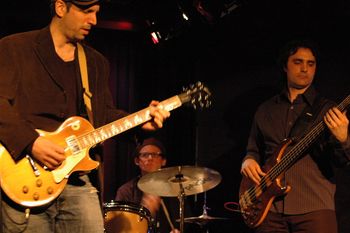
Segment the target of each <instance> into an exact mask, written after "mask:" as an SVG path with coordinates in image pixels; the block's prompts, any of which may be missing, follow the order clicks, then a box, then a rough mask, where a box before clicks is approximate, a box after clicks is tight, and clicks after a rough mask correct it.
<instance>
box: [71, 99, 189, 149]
mask: <svg viewBox="0 0 350 233" xmlns="http://www.w3.org/2000/svg"><path fill="white" fill-rule="evenodd" d="M181 105H182V101H181V99H180V97H179V96H178V95H176V96H173V97H171V98H169V99H166V100H164V101H162V102H160V104H159V105H158V106H157V107H158V108H162V109H164V110H167V111H172V110H174V109H176V108H178V107H180V106H181ZM150 113H151V107H147V108H145V109H142V110H140V111H138V112H135V113H133V114H130V115H128V116H126V117H123V118H121V119H118V120H116V121H113V122H111V123H109V124H107V125H104V126H102V127H100V128H97V129H95V130H93V131H91V132H88V133H86V134H83V135H80V136H79V137H77V138H76V140H77V142H78V144H79V146H80V148H81V149H82V148H90V147H92V146H94V145H97V144H98V143H101V142H103V141H105V140H107V139H109V138H112V137H114V136H116V135H118V134H121V133H123V132H125V131H127V130H129V129H132V128H134V127H136V126H138V125H141V124H143V123H145V122H147V121H149V120H151V119H152V116H151V115H150Z"/></svg>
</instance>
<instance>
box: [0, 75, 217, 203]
mask: <svg viewBox="0 0 350 233" xmlns="http://www.w3.org/2000/svg"><path fill="white" fill-rule="evenodd" d="M210 95H211V93H210V91H209V89H208V88H207V87H205V86H204V85H203V84H202V83H201V82H197V83H196V84H194V85H190V86H189V87H188V88H184V91H183V93H181V94H179V95H176V96H173V97H171V98H169V99H166V100H164V101H162V102H161V103H160V105H159V106H160V107H162V108H163V109H166V110H168V111H171V110H173V109H176V108H178V107H180V106H181V105H183V104H185V103H188V104H191V105H192V106H193V107H194V108H205V107H208V106H209V105H210V99H209V97H210ZM149 120H151V116H150V107H147V108H145V109H143V110H140V111H138V112H136V113H133V114H130V115H128V116H126V117H124V118H121V119H119V120H116V121H114V122H111V123H109V124H107V125H105V126H102V127H100V128H98V129H94V128H93V126H92V125H91V124H90V123H89V122H88V121H87V120H85V119H84V118H81V117H78V116H74V117H70V118H68V119H67V120H66V121H64V122H63V123H62V124H61V125H60V127H59V128H58V129H57V130H56V131H54V132H45V131H42V130H37V131H38V132H39V134H40V135H41V136H43V137H45V138H47V139H49V140H51V141H53V142H55V143H57V144H58V145H61V146H63V147H64V148H65V155H66V159H65V160H64V162H63V163H62V165H61V166H59V167H58V168H57V169H55V170H48V169H46V168H45V167H43V166H41V165H40V164H39V163H37V162H36V161H35V160H34V159H33V158H32V157H30V156H29V155H27V156H26V157H24V158H22V159H21V160H19V161H17V162H15V161H14V160H13V158H12V157H11V155H10V154H9V153H8V151H7V150H6V148H5V147H4V146H2V145H1V144H0V181H1V188H2V190H3V191H4V192H5V193H6V195H7V196H8V197H9V198H10V199H11V200H13V201H14V202H16V203H18V204H20V205H22V206H25V207H38V206H42V205H46V204H48V203H50V202H51V201H53V200H54V199H55V198H57V197H58V196H59V194H60V193H61V192H62V191H63V189H64V187H65V185H66V183H67V180H68V177H69V176H70V175H71V174H72V173H73V172H76V171H90V170H93V169H95V168H97V167H98V165H99V163H98V162H97V161H94V160H92V159H91V158H90V157H89V149H90V148H91V147H93V146H95V145H97V144H99V143H101V142H103V141H105V140H106V139H109V138H111V137H114V136H116V135H118V134H120V133H123V132H125V131H127V130H129V129H131V128H133V127H135V126H138V125H140V124H142V123H145V122H147V121H149Z"/></svg>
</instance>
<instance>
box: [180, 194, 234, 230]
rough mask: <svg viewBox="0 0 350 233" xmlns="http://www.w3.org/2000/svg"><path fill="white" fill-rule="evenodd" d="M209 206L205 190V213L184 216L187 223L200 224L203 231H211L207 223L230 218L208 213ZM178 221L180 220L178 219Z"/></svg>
mask: <svg viewBox="0 0 350 233" xmlns="http://www.w3.org/2000/svg"><path fill="white" fill-rule="evenodd" d="M208 209H209V208H208V207H207V193H206V192H204V200H203V213H202V215H200V216H198V217H188V218H184V222H185V223H195V224H198V225H199V226H200V227H201V229H202V230H203V232H206V233H209V230H208V229H207V228H206V225H207V223H209V222H211V221H214V220H228V219H229V218H222V217H212V216H209V215H208ZM176 221H177V222H178V221H179V219H178V220H176Z"/></svg>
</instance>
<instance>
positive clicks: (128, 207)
mask: <svg viewBox="0 0 350 233" xmlns="http://www.w3.org/2000/svg"><path fill="white" fill-rule="evenodd" d="M103 209H104V212H105V214H106V213H107V212H109V211H113V210H121V211H126V212H131V213H137V214H139V215H141V216H142V217H144V218H146V219H147V221H148V222H151V220H152V216H151V212H150V211H149V209H147V208H146V207H145V206H143V205H140V204H137V203H135V202H130V201H114V200H112V201H110V202H106V203H103Z"/></svg>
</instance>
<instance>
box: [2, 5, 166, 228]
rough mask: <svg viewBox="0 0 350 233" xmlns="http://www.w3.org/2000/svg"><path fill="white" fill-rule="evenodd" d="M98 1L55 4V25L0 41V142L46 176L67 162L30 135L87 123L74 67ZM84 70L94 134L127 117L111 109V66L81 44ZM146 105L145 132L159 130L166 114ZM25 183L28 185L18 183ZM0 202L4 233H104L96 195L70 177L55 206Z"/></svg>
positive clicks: (85, 182) (60, 151)
mask: <svg viewBox="0 0 350 233" xmlns="http://www.w3.org/2000/svg"><path fill="white" fill-rule="evenodd" d="M100 2H101V1H99V0H52V1H51V8H52V9H51V10H52V14H53V15H52V20H51V22H50V24H49V25H48V26H47V27H45V28H43V29H41V30H35V31H30V32H25V33H19V34H15V35H10V36H7V37H4V38H2V39H1V40H0V77H1V78H0V142H1V144H2V145H4V147H5V148H6V150H7V151H8V152H9V153H10V155H11V156H12V157H13V160H15V161H18V160H20V159H22V158H23V157H24V156H25V155H27V154H28V155H30V156H31V157H32V158H33V160H34V161H36V162H37V163H39V164H41V165H42V166H46V167H47V168H48V169H55V168H57V167H58V166H59V165H60V164H61V163H62V162H63V161H64V160H65V155H64V148H62V147H61V146H59V145H57V144H54V143H53V142H51V141H50V140H47V139H46V138H45V137H42V136H39V134H38V133H37V131H36V130H35V129H42V130H45V131H47V132H52V131H55V130H56V129H57V128H58V127H59V126H60V124H61V123H62V122H64V120H65V119H67V118H69V117H71V116H86V111H85V106H84V102H83V88H82V84H81V83H82V82H81V75H80V69H79V63H78V59H77V42H82V41H83V40H84V39H85V37H86V36H87V35H88V34H89V32H90V30H91V28H92V27H93V26H95V25H96V23H97V19H96V15H97V13H98V12H99V10H100ZM82 45H83V48H84V51H85V54H86V60H87V65H88V68H87V70H88V78H89V90H90V92H91V94H92V97H91V103H92V104H91V105H92V112H93V123H94V127H95V128H97V127H99V126H102V125H104V124H107V123H109V122H111V121H113V120H116V119H118V118H121V117H124V116H126V113H125V112H124V111H122V110H118V109H116V108H115V107H114V106H113V103H112V97H111V93H110V91H109V89H108V88H109V87H108V78H109V64H108V62H107V60H106V58H105V57H104V56H102V54H100V53H99V52H97V51H96V50H94V49H93V48H91V47H89V46H87V45H84V43H82ZM157 104H158V102H157V101H152V103H151V105H150V106H151V116H152V117H153V119H152V120H151V121H150V122H147V123H145V124H143V125H142V128H143V129H145V130H155V129H158V128H161V127H162V125H163V121H164V120H165V119H166V118H168V117H169V115H170V113H169V112H168V111H165V110H161V109H159V108H157V107H156V106H157ZM18 179H25V177H18ZM2 196H3V201H2V208H1V209H2V212H1V213H2V217H3V219H2V221H0V222H2V225H3V226H2V227H3V229H4V232H43V233H48V232H62V233H63V232H65V233H67V232H72V233H73V232H74V233H77V232H84V233H89V232H91V233H99V232H100V233H102V232H103V231H104V227H103V216H102V212H101V208H100V206H101V205H100V203H99V198H98V195H97V190H96V189H95V188H94V187H93V186H92V185H91V182H90V180H89V178H88V176H87V175H83V174H80V173H74V174H73V175H71V176H70V178H69V180H68V184H67V185H66V186H65V188H64V190H63V192H62V193H61V195H60V196H59V197H58V198H57V199H55V200H54V201H53V202H52V203H50V204H49V205H45V206H40V207H35V208H32V209H30V211H28V210H29V209H26V208H23V207H21V206H18V205H16V204H14V202H13V201H11V200H10V199H9V198H8V197H6V196H4V194H3V195H2Z"/></svg>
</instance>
